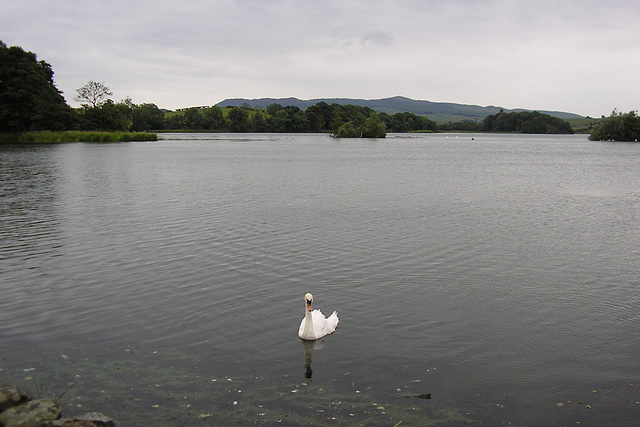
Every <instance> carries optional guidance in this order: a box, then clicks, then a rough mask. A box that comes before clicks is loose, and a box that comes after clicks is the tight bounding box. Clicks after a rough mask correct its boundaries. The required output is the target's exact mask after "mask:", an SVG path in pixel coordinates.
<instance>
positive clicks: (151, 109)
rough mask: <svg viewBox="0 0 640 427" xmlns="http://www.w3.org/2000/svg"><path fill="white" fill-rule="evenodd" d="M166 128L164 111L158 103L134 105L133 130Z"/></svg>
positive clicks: (132, 111) (132, 115) (132, 112)
mask: <svg viewBox="0 0 640 427" xmlns="http://www.w3.org/2000/svg"><path fill="white" fill-rule="evenodd" d="M161 129H164V113H163V112H162V110H160V109H159V108H158V106H157V105H156V104H140V105H134V106H133V108H132V110H131V130H132V131H134V132H139V131H149V130H161Z"/></svg>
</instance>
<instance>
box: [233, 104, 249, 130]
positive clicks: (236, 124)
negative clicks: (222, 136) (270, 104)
mask: <svg viewBox="0 0 640 427" xmlns="http://www.w3.org/2000/svg"><path fill="white" fill-rule="evenodd" d="M229 127H230V130H231V132H246V131H247V129H248V127H249V113H248V112H247V110H246V109H244V108H232V109H231V110H230V111H229Z"/></svg>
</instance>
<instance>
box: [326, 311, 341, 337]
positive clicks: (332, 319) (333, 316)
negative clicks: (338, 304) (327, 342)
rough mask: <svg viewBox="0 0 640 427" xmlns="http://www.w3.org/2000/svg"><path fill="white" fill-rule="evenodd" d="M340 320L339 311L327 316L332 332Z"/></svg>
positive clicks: (328, 325) (328, 327)
mask: <svg viewBox="0 0 640 427" xmlns="http://www.w3.org/2000/svg"><path fill="white" fill-rule="evenodd" d="M338 322H340V319H338V312H337V311H334V312H333V313H331V316H329V317H328V318H327V329H329V330H330V331H331V332H333V331H335V330H336V328H337V327H338ZM331 332H330V333H331Z"/></svg>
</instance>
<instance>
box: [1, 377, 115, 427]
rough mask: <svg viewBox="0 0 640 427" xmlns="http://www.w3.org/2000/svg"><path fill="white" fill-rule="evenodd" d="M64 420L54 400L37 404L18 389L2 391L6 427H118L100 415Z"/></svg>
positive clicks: (7, 388)
mask: <svg viewBox="0 0 640 427" xmlns="http://www.w3.org/2000/svg"><path fill="white" fill-rule="evenodd" d="M61 416H62V411H61V410H60V406H58V404H57V403H56V402H54V401H53V400H49V399H36V400H33V399H32V398H31V396H29V395H28V394H26V393H25V392H23V391H22V390H20V389H18V388H16V387H11V386H7V385H3V386H1V387H0V426H2V427H94V426H104V427H115V423H114V422H113V420H112V419H110V418H109V417H107V416H105V415H103V414H101V413H99V412H92V413H88V414H84V415H80V416H76V417H67V418H61Z"/></svg>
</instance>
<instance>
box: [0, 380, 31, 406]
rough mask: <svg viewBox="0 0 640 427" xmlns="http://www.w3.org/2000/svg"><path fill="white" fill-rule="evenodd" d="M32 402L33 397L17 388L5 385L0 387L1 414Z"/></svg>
mask: <svg viewBox="0 0 640 427" xmlns="http://www.w3.org/2000/svg"><path fill="white" fill-rule="evenodd" d="M28 400H31V396H29V395H28V394H26V393H25V392H23V391H22V390H20V389H19V388H17V387H12V386H10V385H3V386H1V387H0V412H2V411H4V410H6V409H9V408H11V407H12V406H17V405H19V404H21V403H23V402H26V401H28Z"/></svg>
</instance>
